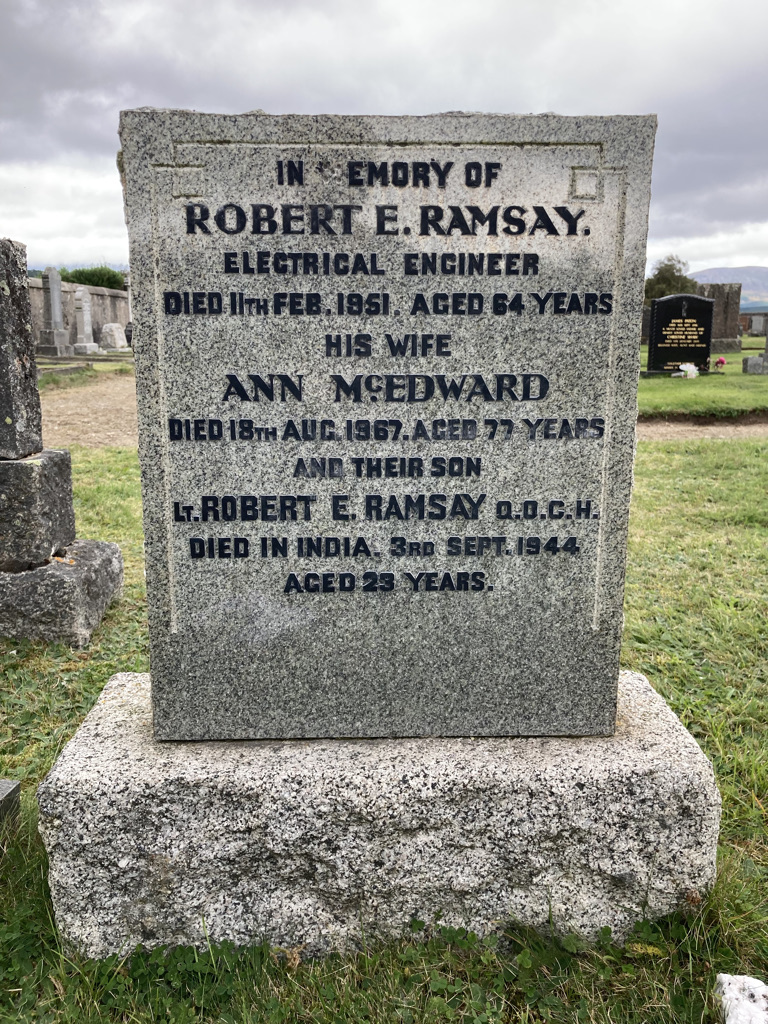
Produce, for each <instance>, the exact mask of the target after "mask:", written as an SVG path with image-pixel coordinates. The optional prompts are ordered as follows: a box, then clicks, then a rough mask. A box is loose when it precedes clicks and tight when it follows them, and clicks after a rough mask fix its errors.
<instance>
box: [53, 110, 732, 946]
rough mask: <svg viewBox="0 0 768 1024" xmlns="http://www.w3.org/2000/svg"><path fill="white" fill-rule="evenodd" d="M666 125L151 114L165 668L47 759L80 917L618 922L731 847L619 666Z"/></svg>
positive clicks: (149, 330)
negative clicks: (656, 156) (649, 232)
mask: <svg viewBox="0 0 768 1024" xmlns="http://www.w3.org/2000/svg"><path fill="white" fill-rule="evenodd" d="M653 132H654V119H653V118H643V117H626V118H624V117H618V118H599V117H598V118H561V117H555V116H549V115H546V116H542V117H516V116H495V115H493V116H490V115H463V114H449V115H439V116H435V117H424V118H411V117H405V118H365V117H330V116H329V117H270V116H267V115H259V114H250V115H244V116H242V117H223V116H208V115H202V114H194V113H188V112H178V111H152V110H141V111H129V112H127V113H125V114H123V117H122V129H121V138H122V142H123V147H124V150H123V158H122V161H121V163H122V165H123V167H124V168H125V181H124V188H125V196H126V208H127V220H128V227H129V236H130V242H131V271H132V290H133V314H134V317H135V323H136V333H135V335H134V339H135V343H136V344H135V349H136V367H137V394H138V400H139V428H140V456H141V463H142V487H143V500H144V524H145V540H146V556H147V589H148V607H149V617H150V635H151V645H152V647H151V674H152V679H151V688H152V703H151V705H150V693H149V679H148V678H147V677H146V676H141V675H136V674H126V675H120V676H117V677H115V678H113V679H112V680H111V682H110V683H109V685H108V687H107V689H106V690H105V692H104V694H103V696H102V699H101V701H100V702H99V704H98V706H97V708H96V709H94V711H93V712H92V713H91V714H90V715H89V717H88V718H87V719H86V721H85V723H84V724H83V726H82V727H81V728H80V730H79V731H78V733H77V734H76V736H75V737H74V739H73V740H72V741H71V742H70V744H69V745H68V746H67V748H66V750H65V751H64V753H63V755H62V757H61V759H60V761H59V762H58V763H57V765H56V766H55V767H54V769H53V771H52V772H51V774H50V775H49V777H48V779H47V780H46V782H45V783H44V784H43V786H42V787H41V789H40V793H39V800H40V828H41V831H42V834H43V837H44V840H45V843H46V846H47V849H48V852H49V857H50V864H51V870H50V884H51V891H52V896H53V901H54V906H55V907H56V915H57V922H58V923H59V927H60V928H61V930H62V932H63V935H64V937H65V939H66V941H67V942H68V943H71V944H73V945H75V946H76V947H77V948H78V949H80V950H81V952H83V953H84V954H86V955H90V956H104V955H108V954H110V953H114V952H117V951H119V950H126V949H130V948H131V946H132V945H133V944H135V943H136V942H137V941H141V942H143V943H144V944H145V945H149V946H153V945H161V944H165V943H185V942H188V943H194V944H202V943H204V942H207V941H208V939H209V938H210V939H211V940H212V941H215V942H218V941H222V940H224V939H231V940H232V941H234V942H236V943H239V944H243V943H248V942H259V941H262V940H264V939H266V940H267V941H269V942H273V943H277V944H279V945H281V946H302V947H304V948H305V949H306V950H307V951H308V952H325V951H327V950H329V949H331V948H334V947H345V946H349V945H352V944H354V943H355V942H356V941H359V939H360V935H361V930H363V931H364V932H365V934H366V935H368V936H376V937H382V938H383V937H390V936H396V935H401V934H402V933H403V931H405V930H407V928H408V922H409V921H410V920H411V919H412V918H413V917H414V916H418V917H420V918H422V919H423V920H425V921H429V922H433V921H434V920H435V917H436V915H437V913H438V911H441V912H442V913H443V918H442V919H443V921H444V923H446V924H449V925H454V926H459V925H460V926H462V927H466V928H469V929H472V930H474V931H476V932H478V933H479V934H486V933H487V932H489V931H492V930H495V929H496V928H498V927H499V922H504V921H507V920H509V919H510V918H513V919H515V920H517V921H520V922H523V923H525V924H529V925H533V926H536V927H541V928H545V929H547V930H549V929H551V928H554V929H555V930H557V931H577V932H579V933H580V934H582V935H586V936H593V935H595V934H596V933H597V931H598V930H599V928H601V927H604V926H606V925H607V926H610V927H611V928H613V929H614V931H615V934H616V935H617V936H619V937H620V936H622V935H624V934H626V933H627V932H628V930H629V929H630V928H631V927H632V925H633V923H634V922H636V921H638V920H640V919H641V918H642V917H644V916H648V915H657V914H661V913H666V912H668V911H670V910H672V909H674V908H675V907H677V906H680V905H681V904H682V903H683V902H684V900H685V897H686V895H687V894H689V893H690V891H691V890H692V889H698V890H699V891H704V890H705V889H706V888H707V887H708V886H709V885H710V884H711V882H712V880H713V878H714V873H715V855H716V839H717V826H718V819H719V802H718V796H717V790H716V787H715V783H714V776H713V773H712V769H711V766H710V765H709V764H708V762H707V760H706V758H705V757H704V755H703V754H702V752H701V751H700V750H699V749H698V747H697V746H696V743H695V741H694V740H693V738H692V737H691V736H689V735H688V734H687V733H686V732H685V730H684V728H683V727H682V725H681V724H680V723H679V722H678V721H677V719H676V718H675V716H674V715H673V714H672V712H671V711H670V710H669V709H668V708H667V707H666V705H665V704H664V701H663V700H662V698H661V697H659V696H658V695H657V694H655V693H654V691H653V690H652V689H651V687H650V686H649V684H648V682H647V680H644V679H643V678H642V677H640V676H637V675H633V674H631V673H622V678H621V681H620V682H619V671H618V656H619V641H620V637H621V624H622V618H621V606H622V593H623V582H624V559H625V551H626V535H627V518H628V510H629V496H630V485H631V475H632V456H633V450H634V427H635V417H636V386H637V377H638V371H639V346H638V343H637V339H638V333H639V331H640V318H641V307H642V290H643V268H644V265H645V233H646V218H647V207H648V198H649V186H650V173H651V150H652V140H653ZM702 301H703V300H702ZM617 701H618V702H619V709H620V710H619V714H618V716H617ZM153 723H154V728H153ZM576 734H579V735H581V737H582V738H580V739H574V738H573V737H574V735H576ZM596 734H597V735H596ZM525 736H528V737H532V738H523V737H525ZM260 737H278V738H280V739H281V741H282V742H280V743H267V744H262V743H255V744H254V743H248V744H242V743H222V742H219V743H211V744H202V743H196V744H194V745H193V746H192V747H191V748H190V745H189V744H179V743H170V744H169V743H164V742H161V741H163V740H169V739H177V740H178V739H186V740H193V739H194V740H201V739H217V740H228V739H237V738H260ZM307 737H310V738H311V737H323V738H321V739H315V740H314V741H313V742H307V741H306V738H307ZM366 737H384V739H381V740H380V741H379V742H375V743H371V742H369V740H368V739H366ZM408 737H412V738H408ZM470 737H471V738H470ZM542 737H545V738H542ZM294 740H295V742H294ZM457 794H460V795H461V797H460V799H457ZM146 836H151V837H152V841H151V842H147V841H146ZM468 850H469V851H470V853H469V854H468V853H467V851H468ZM393 851H394V852H393ZM105 880H107V882H108V884H107V882H105ZM372 894H373V895H372Z"/></svg>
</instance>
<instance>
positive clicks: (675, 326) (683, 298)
mask: <svg viewBox="0 0 768 1024" xmlns="http://www.w3.org/2000/svg"><path fill="white" fill-rule="evenodd" d="M714 305H715V302H714V299H705V298H701V297H700V296H698V295H665V296H664V298H663V299H654V300H653V301H652V302H651V329H650V334H649V336H648V369H649V370H650V371H651V372H655V373H673V372H675V371H677V370H679V368H680V364H681V363H693V365H694V366H696V367H697V368H698V369H699V370H706V369H708V368H709V356H710V352H711V344H712V314H713V309H714Z"/></svg>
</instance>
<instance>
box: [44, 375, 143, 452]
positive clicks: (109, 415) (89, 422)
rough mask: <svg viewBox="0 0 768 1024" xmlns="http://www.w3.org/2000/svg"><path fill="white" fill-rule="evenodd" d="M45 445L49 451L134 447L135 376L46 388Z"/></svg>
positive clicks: (109, 377)
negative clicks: (80, 385)
mask: <svg viewBox="0 0 768 1024" xmlns="http://www.w3.org/2000/svg"><path fill="white" fill-rule="evenodd" d="M40 404H41V405H42V407H43V443H44V444H45V447H46V448H69V447H70V446H71V445H73V444H82V445H84V446H85V447H86V448H131V447H133V448H135V447H136V445H137V444H138V436H139V435H138V425H137V421H136V380H135V378H134V376H133V374H127V373H126V374H122V373H120V374H109V375H108V376H106V377H105V378H104V380H97V381H93V382H92V383H88V384H83V386H82V387H75V388H61V389H58V388H46V389H45V390H44V391H42V392H41V393H40Z"/></svg>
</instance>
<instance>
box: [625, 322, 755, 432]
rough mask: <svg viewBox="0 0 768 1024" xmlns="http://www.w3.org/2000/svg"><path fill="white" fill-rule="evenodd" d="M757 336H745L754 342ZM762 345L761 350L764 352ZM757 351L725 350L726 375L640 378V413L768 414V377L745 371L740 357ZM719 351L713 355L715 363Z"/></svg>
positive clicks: (643, 352) (644, 352)
mask: <svg viewBox="0 0 768 1024" xmlns="http://www.w3.org/2000/svg"><path fill="white" fill-rule="evenodd" d="M756 340H758V339H755V338H750V339H748V341H747V339H745V341H744V343H745V344H747V343H749V344H751V343H753V342H755V341H756ZM759 340H762V339H759ZM764 349H765V345H764V344H763V346H762V350H763V351H764ZM745 355H752V356H755V355H758V351H757V350H756V351H754V352H752V351H750V352H744V353H741V352H726V353H725V354H724V356H723V358H724V359H725V360H726V365H725V368H724V374H719V373H710V374H702V375H701V376H699V377H695V378H694V379H693V380H686V379H684V378H682V377H641V378H640V384H639V387H638V391H637V401H638V406H639V412H640V415H641V416H718V417H732V416H743V415H745V414H747V413H759V414H763V415H766V416H768V376H765V375H757V374H748V373H742V370H741V360H742V358H743V357H744V356H745ZM717 356H718V354H717V353H715V354H714V355H713V356H712V360H711V365H712V366H714V365H715V360H716V359H717ZM640 360H641V366H642V369H643V370H644V369H645V368H646V366H647V365H648V346H647V345H643V346H641V349H640Z"/></svg>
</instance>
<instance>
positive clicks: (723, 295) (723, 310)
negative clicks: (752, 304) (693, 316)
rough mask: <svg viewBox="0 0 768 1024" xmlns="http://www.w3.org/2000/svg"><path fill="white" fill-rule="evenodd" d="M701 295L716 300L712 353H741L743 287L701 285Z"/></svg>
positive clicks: (713, 314)
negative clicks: (740, 316) (740, 319)
mask: <svg viewBox="0 0 768 1024" xmlns="http://www.w3.org/2000/svg"><path fill="white" fill-rule="evenodd" d="M698 291H699V294H700V295H703V296H704V298H706V299H714V302H715V305H714V307H713V310H712V351H713V352H741V324H740V323H739V312H740V308H741V285H740V284H738V283H737V282H736V283H734V282H727V283H722V284H721V283H710V284H700V285H699V288H698Z"/></svg>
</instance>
